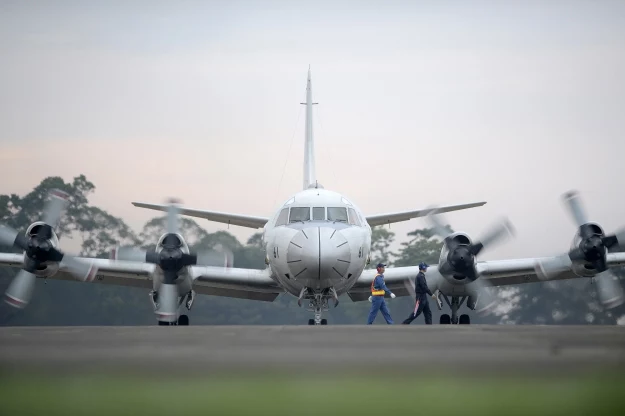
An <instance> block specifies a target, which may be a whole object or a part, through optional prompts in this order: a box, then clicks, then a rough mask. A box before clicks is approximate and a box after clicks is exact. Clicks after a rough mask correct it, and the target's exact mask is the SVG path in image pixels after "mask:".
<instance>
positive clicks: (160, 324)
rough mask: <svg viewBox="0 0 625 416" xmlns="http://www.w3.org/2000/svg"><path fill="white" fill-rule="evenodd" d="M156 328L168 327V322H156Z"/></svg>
mask: <svg viewBox="0 0 625 416" xmlns="http://www.w3.org/2000/svg"><path fill="white" fill-rule="evenodd" d="M158 326H169V322H165V321H158Z"/></svg>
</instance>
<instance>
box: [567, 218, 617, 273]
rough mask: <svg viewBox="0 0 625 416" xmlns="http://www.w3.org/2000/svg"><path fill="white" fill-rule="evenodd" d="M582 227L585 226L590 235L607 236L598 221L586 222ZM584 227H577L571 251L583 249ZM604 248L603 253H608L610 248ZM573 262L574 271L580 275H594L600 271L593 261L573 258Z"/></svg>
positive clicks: (572, 268)
mask: <svg viewBox="0 0 625 416" xmlns="http://www.w3.org/2000/svg"><path fill="white" fill-rule="evenodd" d="M582 227H583V228H584V230H585V232H586V233H588V234H589V235H592V236H593V237H594V236H596V237H598V238H602V237H604V236H605V233H604V231H603V228H601V226H600V225H599V224H597V223H594V222H589V223H586V224H584V225H583V226H582ZM582 227H580V228H578V229H577V232H576V233H575V236H574V237H573V241H572V242H571V249H570V251H573V250H578V249H580V250H581V249H582V247H581V244H582V240H583V237H582V235H581V233H582ZM603 250H604V253H603V255H607V254H608V249H607V248H605V247H603ZM571 263H572V264H571V270H572V271H573V273H575V274H576V275H578V276H581V277H593V276H595V275H596V274H597V273H598V271H597V270H596V269H595V267H594V266H593V265H592V263H590V262H589V261H587V260H585V259H577V258H572V259H571Z"/></svg>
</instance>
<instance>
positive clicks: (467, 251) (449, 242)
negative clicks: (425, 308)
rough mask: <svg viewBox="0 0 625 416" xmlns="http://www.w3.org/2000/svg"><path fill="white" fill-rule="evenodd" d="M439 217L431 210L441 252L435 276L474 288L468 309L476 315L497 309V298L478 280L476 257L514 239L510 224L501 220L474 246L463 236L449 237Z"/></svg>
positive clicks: (431, 219) (457, 233) (438, 214)
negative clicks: (475, 311)
mask: <svg viewBox="0 0 625 416" xmlns="http://www.w3.org/2000/svg"><path fill="white" fill-rule="evenodd" d="M439 217H440V213H439V212H438V211H437V210H433V211H432V212H431V213H430V214H429V215H428V216H427V219H428V220H429V222H430V224H431V225H432V226H433V228H434V231H435V232H436V234H438V235H439V236H441V237H443V238H444V239H443V248H442V249H441V255H440V258H439V262H438V272H439V273H440V274H441V275H442V276H443V277H444V278H445V279H447V281H449V282H450V283H452V284H455V285H468V284H471V285H473V287H474V289H473V290H472V291H473V292H474V294H473V295H472V296H471V300H470V303H471V306H470V307H471V309H476V310H477V311H478V312H484V313H486V312H489V311H491V310H492V309H493V308H494V306H495V305H496V298H495V297H494V296H492V294H491V293H490V291H489V290H488V289H489V285H488V284H487V283H486V282H485V281H484V280H482V279H479V277H480V276H479V273H478V271H477V267H476V266H477V255H478V254H479V253H481V252H482V250H484V249H485V248H487V247H491V246H492V245H494V244H495V242H498V241H501V240H502V239H503V238H504V237H507V236H513V235H514V229H513V227H512V224H511V223H510V222H509V221H508V220H506V219H504V220H502V221H501V222H500V223H498V224H496V225H495V226H494V227H492V228H491V230H490V231H489V232H487V233H486V234H485V235H484V236H483V238H482V239H481V240H480V241H478V242H474V241H473V240H471V237H469V236H468V235H467V234H465V233H461V232H456V233H452V234H450V233H449V232H448V230H447V227H445V226H443V225H442V223H441V222H440V221H439V219H438V218H439Z"/></svg>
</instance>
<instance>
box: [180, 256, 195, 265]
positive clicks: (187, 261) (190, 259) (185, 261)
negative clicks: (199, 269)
mask: <svg viewBox="0 0 625 416" xmlns="http://www.w3.org/2000/svg"><path fill="white" fill-rule="evenodd" d="M197 259H198V257H197V254H194V253H191V254H184V253H183V254H182V259H181V261H182V267H186V266H195V265H196V264H198V263H197Z"/></svg>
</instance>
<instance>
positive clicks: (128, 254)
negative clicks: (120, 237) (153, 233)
mask: <svg viewBox="0 0 625 416" xmlns="http://www.w3.org/2000/svg"><path fill="white" fill-rule="evenodd" d="M110 258H111V260H122V261H138V262H144V261H146V251H145V250H141V249H138V248H135V247H115V248H114V249H113V251H112V252H111V257H110Z"/></svg>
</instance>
